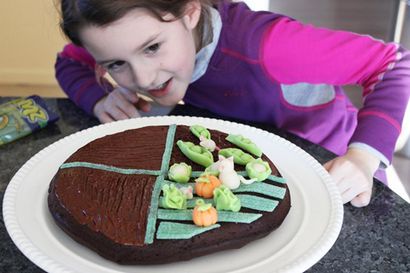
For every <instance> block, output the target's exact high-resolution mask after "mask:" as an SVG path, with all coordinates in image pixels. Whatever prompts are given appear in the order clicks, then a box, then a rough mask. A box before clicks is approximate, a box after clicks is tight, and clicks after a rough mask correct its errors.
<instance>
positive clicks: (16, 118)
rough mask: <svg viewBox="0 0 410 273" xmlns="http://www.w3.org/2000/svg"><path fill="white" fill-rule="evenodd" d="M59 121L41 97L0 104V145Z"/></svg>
mask: <svg viewBox="0 0 410 273" xmlns="http://www.w3.org/2000/svg"><path fill="white" fill-rule="evenodd" d="M57 119H58V116H57V115H56V114H55V113H53V112H51V111H50V110H49V109H48V108H47V105H46V104H45V102H44V100H43V99H42V98H40V97H39V96H30V97H27V98H18V99H15V100H12V101H8V102H6V103H3V104H0V145H3V144H6V143H9V142H12V141H14V140H16V139H19V138H21V137H24V136H26V135H29V134H31V133H33V132H34V131H37V130H39V129H41V128H44V127H45V126H47V125H48V124H50V123H53V122H55V121H56V120H57Z"/></svg>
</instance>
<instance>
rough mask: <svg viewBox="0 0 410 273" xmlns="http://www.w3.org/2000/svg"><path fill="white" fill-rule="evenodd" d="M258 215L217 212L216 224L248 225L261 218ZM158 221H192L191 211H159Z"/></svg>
mask: <svg viewBox="0 0 410 273" xmlns="http://www.w3.org/2000/svg"><path fill="white" fill-rule="evenodd" d="M261 216H262V214H259V213H248V212H232V211H221V210H218V222H233V223H245V224H249V223H252V222H253V221H255V220H257V219H258V218H259V217H261ZM158 219H161V220H176V221H192V210H172V209H159V210H158Z"/></svg>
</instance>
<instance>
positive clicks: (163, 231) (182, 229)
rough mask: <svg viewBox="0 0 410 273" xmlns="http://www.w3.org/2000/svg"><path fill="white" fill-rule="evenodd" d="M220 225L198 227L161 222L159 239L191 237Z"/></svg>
mask: <svg viewBox="0 0 410 273" xmlns="http://www.w3.org/2000/svg"><path fill="white" fill-rule="evenodd" d="M220 226H221V225H218V224H216V225H212V226H209V227H198V226H196V225H194V224H192V225H191V224H181V223H173V222H161V223H160V224H159V227H158V231H157V239H160V240H161V239H166V240H170V239H190V238H192V237H194V236H195V235H198V234H201V233H204V232H206V231H209V230H212V229H215V228H219V227H220Z"/></svg>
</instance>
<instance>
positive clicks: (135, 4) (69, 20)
mask: <svg viewBox="0 0 410 273" xmlns="http://www.w3.org/2000/svg"><path fill="white" fill-rule="evenodd" d="M191 1H195V0H60V7H61V22H60V27H61V29H62V30H63V32H64V34H65V35H66V36H67V37H68V38H69V39H70V40H71V41H72V42H73V43H74V44H76V45H78V46H81V45H82V43H81V40H80V37H79V30H80V29H81V28H82V27H84V26H87V25H94V26H105V25H107V24H110V23H112V22H114V21H116V20H119V19H120V18H122V17H123V16H125V15H126V14H127V13H128V12H129V11H131V10H132V9H135V8H145V9H147V10H149V11H150V12H152V13H153V14H154V15H155V16H156V17H158V19H159V20H161V21H164V19H163V18H162V16H161V15H163V14H166V13H171V14H172V15H174V16H175V18H181V17H182V16H183V15H184V12H185V6H186V5H187V4H188V3H189V2H191ZM197 1H199V2H200V3H201V5H202V9H201V19H200V21H199V24H198V33H199V35H200V37H202V33H203V27H204V24H210V19H209V16H208V12H209V9H208V8H207V6H209V5H216V4H217V3H218V2H219V1H220V0H197ZM207 39H208V37H205V38H204V37H202V39H201V40H202V41H203V43H206V41H204V40H207Z"/></svg>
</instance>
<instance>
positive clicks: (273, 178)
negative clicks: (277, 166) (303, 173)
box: [267, 174, 286, 184]
mask: <svg viewBox="0 0 410 273" xmlns="http://www.w3.org/2000/svg"><path fill="white" fill-rule="evenodd" d="M267 179H268V180H270V181H273V182H278V183H281V184H286V179H285V178H283V177H279V176H276V175H273V174H271V175H269V176H268V178H267Z"/></svg>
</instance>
